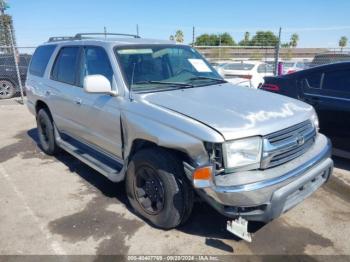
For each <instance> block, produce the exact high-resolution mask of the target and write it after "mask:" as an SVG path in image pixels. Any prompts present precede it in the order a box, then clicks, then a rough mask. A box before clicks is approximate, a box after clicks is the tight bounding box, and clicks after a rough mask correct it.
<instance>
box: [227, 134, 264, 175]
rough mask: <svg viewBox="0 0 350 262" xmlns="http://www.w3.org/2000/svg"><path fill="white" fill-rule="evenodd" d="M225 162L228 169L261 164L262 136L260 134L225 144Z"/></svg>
mask: <svg viewBox="0 0 350 262" xmlns="http://www.w3.org/2000/svg"><path fill="white" fill-rule="evenodd" d="M224 145H225V153H226V156H225V160H226V161H225V162H226V163H225V164H226V168H228V169H235V168H240V167H244V166H251V165H259V166H260V160H261V154H262V152H261V151H262V138H261V137H259V136H256V137H249V138H243V139H238V140H233V141H228V142H226V143H225V144H224Z"/></svg>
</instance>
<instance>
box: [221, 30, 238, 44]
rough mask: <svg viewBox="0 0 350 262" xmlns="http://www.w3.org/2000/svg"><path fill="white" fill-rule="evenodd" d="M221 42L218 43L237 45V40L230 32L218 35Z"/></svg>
mask: <svg viewBox="0 0 350 262" xmlns="http://www.w3.org/2000/svg"><path fill="white" fill-rule="evenodd" d="M217 38H218V40H219V43H217V45H220V44H221V45H226V46H232V45H235V44H236V43H235V40H233V38H232V36H231V35H230V34H229V33H223V34H220V35H218V36H217Z"/></svg>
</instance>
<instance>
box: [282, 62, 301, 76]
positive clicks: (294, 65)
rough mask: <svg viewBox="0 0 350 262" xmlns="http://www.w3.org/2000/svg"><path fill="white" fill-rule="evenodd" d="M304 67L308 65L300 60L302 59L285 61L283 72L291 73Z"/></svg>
mask: <svg viewBox="0 0 350 262" xmlns="http://www.w3.org/2000/svg"><path fill="white" fill-rule="evenodd" d="M303 69H306V65H305V63H304V62H300V61H288V62H283V74H291V73H294V72H297V71H300V70H303Z"/></svg>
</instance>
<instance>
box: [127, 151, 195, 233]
mask: <svg viewBox="0 0 350 262" xmlns="http://www.w3.org/2000/svg"><path fill="white" fill-rule="evenodd" d="M151 181H153V182H154V183H152V182H151ZM125 184H126V193H127V196H128V199H129V202H130V205H131V206H132V207H133V208H134V210H135V211H136V213H137V214H139V215H140V216H141V217H143V218H144V219H145V220H147V221H148V222H150V223H151V224H152V225H153V226H155V227H157V228H161V229H171V228H175V227H177V226H179V225H181V224H183V223H184V222H185V221H186V220H187V219H188V217H189V216H190V214H191V211H192V206H193V190H192V189H191V187H190V185H189V182H188V181H187V178H185V176H184V171H183V165H182V162H181V161H180V160H179V159H177V158H176V157H174V156H173V155H172V154H171V153H170V152H168V151H166V150H164V149H160V148H150V149H143V150H141V151H139V152H137V153H136V154H135V156H134V157H133V158H132V160H131V161H130V163H129V166H128V170H127V176H126V183H125Z"/></svg>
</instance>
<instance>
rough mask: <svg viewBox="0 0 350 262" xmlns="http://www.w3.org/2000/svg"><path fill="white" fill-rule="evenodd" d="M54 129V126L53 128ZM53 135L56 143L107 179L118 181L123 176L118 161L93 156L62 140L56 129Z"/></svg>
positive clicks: (122, 170)
mask: <svg viewBox="0 0 350 262" xmlns="http://www.w3.org/2000/svg"><path fill="white" fill-rule="evenodd" d="M55 129H56V128H55ZM55 137H56V143H57V145H58V146H59V147H60V148H62V149H63V150H65V151H67V152H68V153H69V154H71V155H73V156H74V157H76V158H78V159H79V160H80V161H82V162H83V163H85V164H86V165H88V166H90V167H91V168H93V169H95V170H96V171H98V172H99V173H101V174H102V175H104V176H105V177H107V178H108V179H109V180H111V181H113V182H120V181H121V180H123V178H124V169H123V168H122V166H121V165H120V164H119V165H118V163H116V162H115V165H114V162H112V161H111V160H109V161H101V157H95V156H94V155H93V154H92V153H90V152H89V151H87V150H83V149H82V148H80V147H78V146H75V145H73V144H71V143H69V142H67V141H65V140H63V139H62V138H61V137H60V135H59V133H58V131H57V129H56V130H55Z"/></svg>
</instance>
